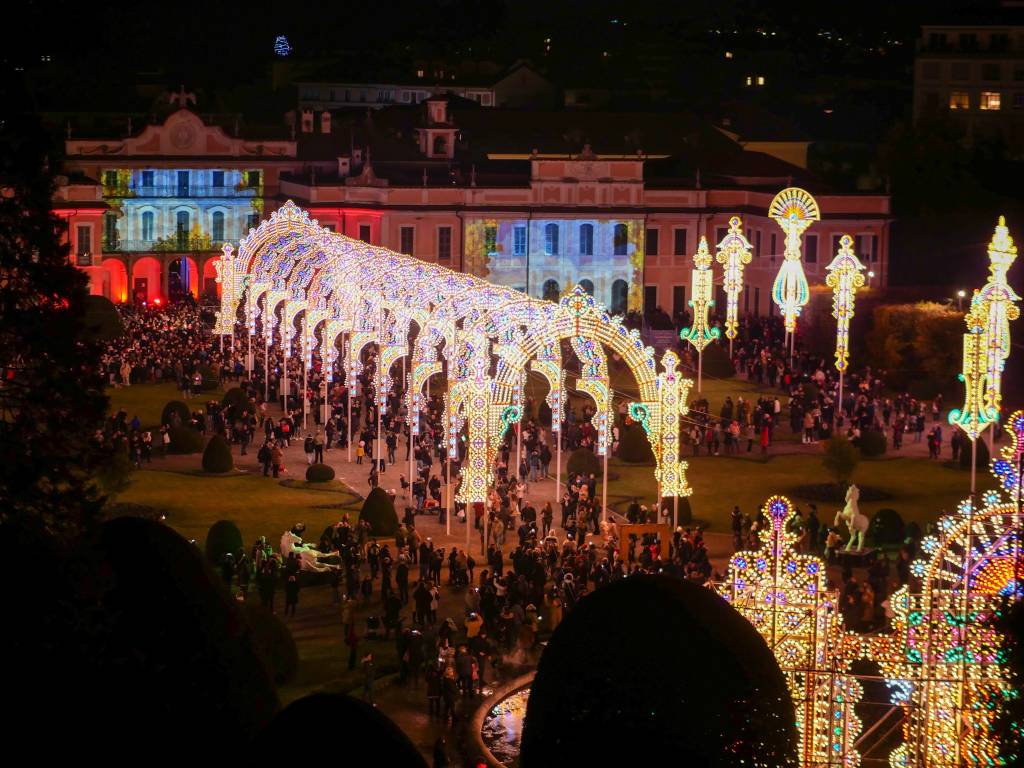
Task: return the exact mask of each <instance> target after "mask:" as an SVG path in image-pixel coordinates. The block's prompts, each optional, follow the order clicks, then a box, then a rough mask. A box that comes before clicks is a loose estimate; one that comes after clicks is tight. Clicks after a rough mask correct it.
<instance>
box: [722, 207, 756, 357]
mask: <svg viewBox="0 0 1024 768" xmlns="http://www.w3.org/2000/svg"><path fill="white" fill-rule="evenodd" d="M750 257H751V254H750V242H749V241H748V240H747V238H745V237H744V236H743V220H742V219H741V218H740V217H739V216H733V217H732V218H731V219H729V232H728V234H726V236H725V237H723V238H722V242H720V243H719V244H718V253H717V254H716V255H715V260H716V261H717V262H718V263H719V264H721V265H723V266H724V267H725V273H724V275H723V280H722V287H723V288H725V295H726V297H727V301H726V304H725V337H726V338H727V339H729V358H730V359H731V358H732V342H733V339H735V338H736V326H737V325H738V318H737V315H738V314H739V307H740V291H742V290H743V267H744V266H745V265H747V264H749V263H750Z"/></svg>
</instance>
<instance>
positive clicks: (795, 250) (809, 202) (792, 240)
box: [768, 187, 821, 360]
mask: <svg viewBox="0 0 1024 768" xmlns="http://www.w3.org/2000/svg"><path fill="white" fill-rule="evenodd" d="M768 215H769V216H770V217H771V218H773V219H775V223H776V224H778V225H779V227H780V228H781V229H782V231H783V232H784V233H785V234H786V246H785V254H784V255H785V258H783V260H782V266H781V267H779V274H778V275H777V276H776V277H775V283H774V284H773V285H772V299H773V300H774V301H775V304H776V305H777V306H778V307H779V312H780V313H781V314H782V317H783V319H784V320H785V324H786V334H787V336H788V337H789V357H790V360H792V358H793V350H794V347H795V340H796V319H797V317H799V315H800V310H802V309H803V308H804V307H805V306H806V305H807V302H808V300H809V299H810V295H811V290H810V288H809V287H808V285H807V278H806V277H805V276H804V269H803V266H802V265H801V263H800V255H801V252H800V237H801V236H802V235H803V233H804V232H805V231H806V230H807V228H808V227H809V226H811V224H813V223H814V222H815V221H820V220H821V214H820V212H819V211H818V203H817V202H816V201H815V199H814V198H813V197H811V195H810V193H809V192H806V191H805V190H803V189H800V188H799V187H787V188H786V189H784V190H782V191H781V192H779V194H777V195H776V196H775V199H774V200H772V204H771V205H770V206H769V207H768Z"/></svg>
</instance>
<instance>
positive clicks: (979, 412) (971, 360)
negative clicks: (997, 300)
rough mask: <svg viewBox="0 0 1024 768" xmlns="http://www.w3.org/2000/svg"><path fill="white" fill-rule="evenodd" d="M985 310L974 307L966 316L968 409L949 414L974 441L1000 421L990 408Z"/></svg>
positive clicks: (964, 373)
mask: <svg viewBox="0 0 1024 768" xmlns="http://www.w3.org/2000/svg"><path fill="white" fill-rule="evenodd" d="M984 311H985V308H984V307H983V306H982V305H981V304H972V305H971V310H970V312H968V313H967V315H966V316H965V317H964V322H965V323H966V324H967V333H965V334H964V364H963V370H962V371H961V372H960V375H959V377H958V378H959V379H960V381H962V382H963V383H964V407H963V408H962V409H960V408H953V409H952V410H951V411H950V412H949V423H950V424H952V425H953V426H954V427H959V428H960V429H962V430H963V431H964V434H966V435H967V437H969V438H970V439H971V440H977V439H978V435H980V434H981V433H982V432H984V431H985V429H987V428H988V425H989V424H991V423H993V422H994V421H996V419H998V418H999V413H998V412H997V411H996V410H995V409H994V408H992V407H991V406H990V405H988V402H987V399H986V394H987V393H988V391H989V387H988V367H987V363H988V356H987V354H986V353H987V350H988V334H987V333H985V325H986V318H985V316H984Z"/></svg>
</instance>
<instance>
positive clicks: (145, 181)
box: [142, 171, 153, 187]
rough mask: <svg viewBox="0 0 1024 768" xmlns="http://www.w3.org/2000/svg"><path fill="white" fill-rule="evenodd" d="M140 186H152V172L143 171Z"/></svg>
mask: <svg viewBox="0 0 1024 768" xmlns="http://www.w3.org/2000/svg"><path fill="white" fill-rule="evenodd" d="M142 186H144V187H152V186H153V172H152V171H143V172H142Z"/></svg>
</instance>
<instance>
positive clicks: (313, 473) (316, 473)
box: [306, 464, 334, 483]
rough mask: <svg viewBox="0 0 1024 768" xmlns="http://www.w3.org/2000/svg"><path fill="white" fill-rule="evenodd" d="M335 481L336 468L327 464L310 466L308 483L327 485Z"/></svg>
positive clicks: (307, 470)
mask: <svg viewBox="0 0 1024 768" xmlns="http://www.w3.org/2000/svg"><path fill="white" fill-rule="evenodd" d="M333 479H334V467H329V466H327V465H326V464H310V465H309V466H308V467H307V468H306V481H307V482H310V483H326V482H329V481H331V480H333Z"/></svg>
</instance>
